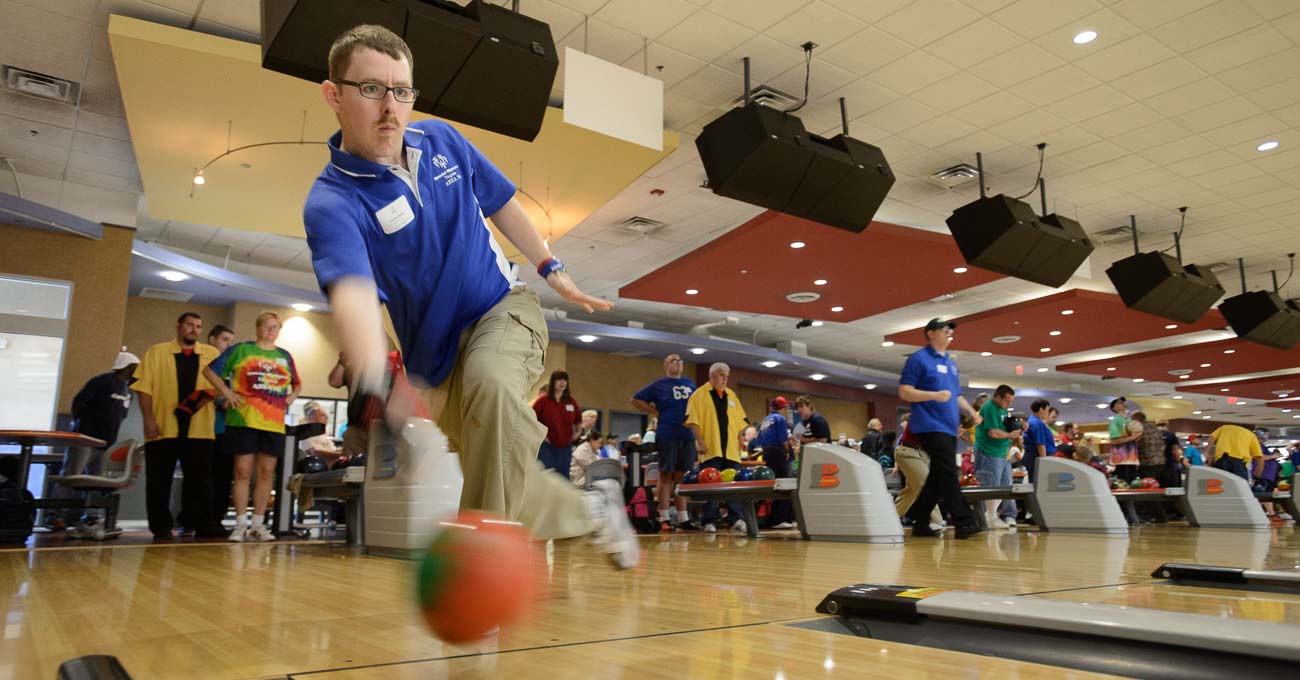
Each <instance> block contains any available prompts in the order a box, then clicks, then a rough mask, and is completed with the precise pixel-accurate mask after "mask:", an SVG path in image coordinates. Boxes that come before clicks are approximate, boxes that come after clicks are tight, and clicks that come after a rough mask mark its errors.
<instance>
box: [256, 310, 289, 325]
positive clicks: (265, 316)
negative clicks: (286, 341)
mask: <svg viewBox="0 0 1300 680" xmlns="http://www.w3.org/2000/svg"><path fill="white" fill-rule="evenodd" d="M271 319H275V320H276V321H280V315H279V314H276V313H275V312H272V311H265V312H262V313H261V314H258V315H257V321H256V322H254V323H253V325H254V326H255V327H257V328H261V327H262V326H265V325H266V322H267V321H270V320H271ZM280 323H281V324H283V323H284V322H283V321H281V322H280Z"/></svg>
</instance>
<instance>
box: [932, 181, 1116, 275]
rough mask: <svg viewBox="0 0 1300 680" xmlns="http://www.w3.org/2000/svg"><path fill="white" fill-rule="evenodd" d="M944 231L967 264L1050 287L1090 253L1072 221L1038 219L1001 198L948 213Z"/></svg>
mask: <svg viewBox="0 0 1300 680" xmlns="http://www.w3.org/2000/svg"><path fill="white" fill-rule="evenodd" d="M948 230H949V231H951V232H952V237H953V240H954V241H956V242H957V248H958V249H960V250H961V253H962V255H963V256H964V257H965V258H966V261H967V262H969V263H970V264H973V265H975V266H976V267H981V268H983V269H988V270H989V271H995V272H998V273H999V274H1006V275H1008V276H1014V277H1016V278H1019V279H1024V280H1026V281H1032V282H1034V283H1040V284H1042V285H1044V286H1052V287H1054V288H1055V287H1059V286H1061V285H1062V284H1064V283H1065V282H1066V281H1068V280H1069V279H1070V277H1071V276H1072V275H1074V272H1075V270H1077V269H1078V268H1079V265H1081V264H1083V261H1084V260H1086V259H1088V256H1089V255H1091V254H1092V251H1093V245H1092V242H1091V241H1089V240H1088V236H1087V234H1085V233H1084V231H1083V227H1081V226H1080V225H1079V223H1078V222H1075V221H1074V220H1072V219H1070V218H1068V217H1062V216H1060V215H1057V214H1051V215H1048V216H1046V217H1043V218H1039V217H1038V216H1037V215H1035V214H1034V209H1033V208H1031V207H1029V204H1028V203H1025V202H1024V201H1020V200H1017V199H1014V198H1011V197H1010V196H1007V195H1005V194H998V195H996V196H990V197H986V198H980V199H977V200H975V201H973V202H971V203H967V204H966V205H964V206H962V207H960V208H958V209H956V210H954V211H953V213H952V216H951V217H949V218H948Z"/></svg>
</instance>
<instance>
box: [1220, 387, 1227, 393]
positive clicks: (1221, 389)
mask: <svg viewBox="0 0 1300 680" xmlns="http://www.w3.org/2000/svg"><path fill="white" fill-rule="evenodd" d="M1219 391H1220V392H1227V391H1228V388H1226V387H1222V388H1219Z"/></svg>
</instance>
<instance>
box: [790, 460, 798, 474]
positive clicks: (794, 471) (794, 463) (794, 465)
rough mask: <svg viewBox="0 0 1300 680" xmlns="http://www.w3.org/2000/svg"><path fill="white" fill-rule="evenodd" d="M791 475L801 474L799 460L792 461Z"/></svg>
mask: <svg viewBox="0 0 1300 680" xmlns="http://www.w3.org/2000/svg"><path fill="white" fill-rule="evenodd" d="M790 474H791V475H797V474H799V461H797V460H792V461H790Z"/></svg>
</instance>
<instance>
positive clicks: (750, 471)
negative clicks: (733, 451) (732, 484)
mask: <svg viewBox="0 0 1300 680" xmlns="http://www.w3.org/2000/svg"><path fill="white" fill-rule="evenodd" d="M753 479H754V468H742V469H740V470H737V471H736V479H735V481H737V482H749V481H753Z"/></svg>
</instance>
